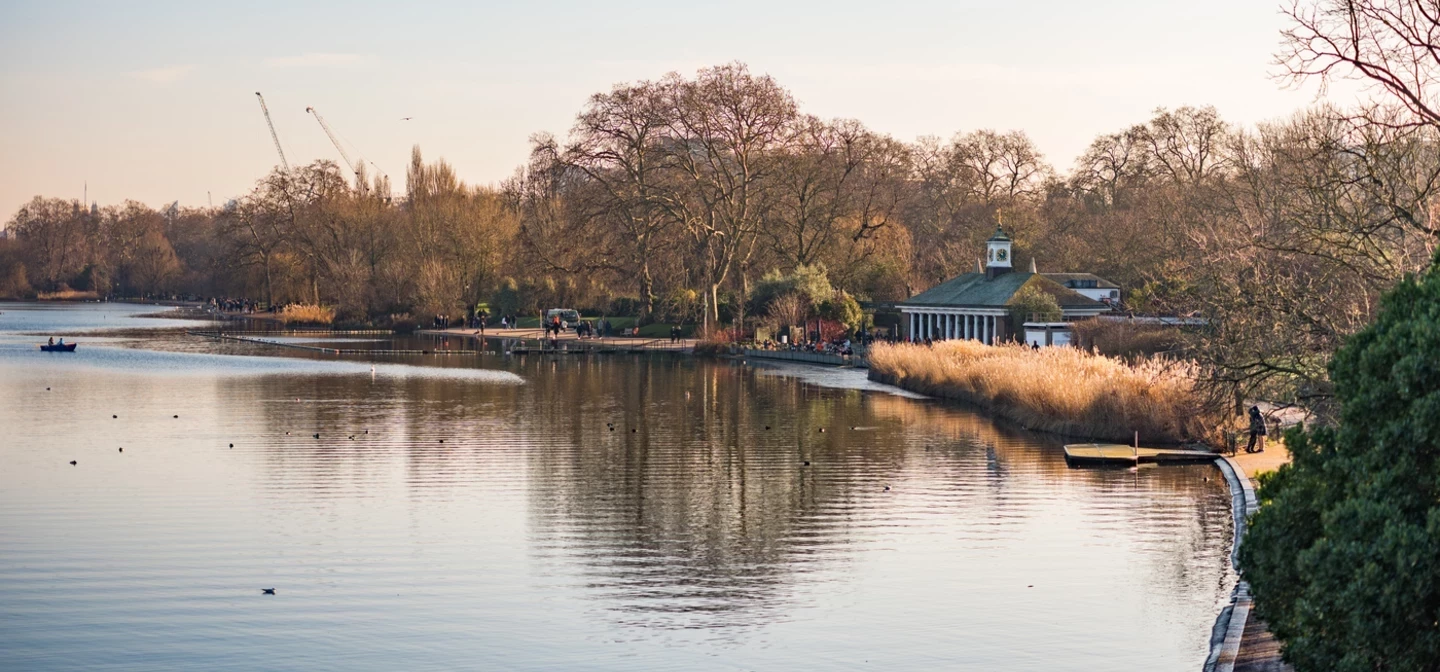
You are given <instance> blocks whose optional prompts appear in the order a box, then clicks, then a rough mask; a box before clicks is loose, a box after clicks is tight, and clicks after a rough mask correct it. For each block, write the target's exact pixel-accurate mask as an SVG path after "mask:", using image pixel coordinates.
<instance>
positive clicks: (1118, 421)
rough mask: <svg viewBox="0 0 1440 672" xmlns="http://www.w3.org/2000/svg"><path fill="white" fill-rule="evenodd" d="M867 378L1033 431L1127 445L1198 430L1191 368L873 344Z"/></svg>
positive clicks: (965, 346)
mask: <svg viewBox="0 0 1440 672" xmlns="http://www.w3.org/2000/svg"><path fill="white" fill-rule="evenodd" d="M870 372H871V377H872V378H875V379H877V380H882V381H884V382H889V383H893V384H895V385H898V386H900V387H903V388H905V389H908V390H913V391H915V392H920V393H922V394H929V395H933V396H937V397H946V398H950V399H960V400H962V401H967V402H970V403H973V404H976V405H978V406H982V407H985V408H987V409H989V410H990V411H991V412H993V413H996V414H998V415H1001V416H1004V417H1006V418H1009V419H1011V420H1014V421H1015V422H1018V423H1020V424H1021V425H1024V426H1026V427H1029V428H1032V429H1038V430H1042V431H1047V432H1055V433H1058V434H1067V435H1071V436H1084V437H1092V438H1097V439H1108V440H1112V441H1126V442H1128V441H1129V439H1130V438H1131V437H1132V436H1133V435H1134V433H1135V432H1137V431H1138V432H1140V438H1141V439H1142V440H1145V441H1147V442H1162V443H1179V442H1183V441H1190V440H1197V439H1200V438H1202V437H1203V435H1204V434H1205V433H1206V428H1207V427H1208V426H1210V423H1207V421H1206V415H1207V414H1206V413H1204V412H1203V404H1202V403H1201V398H1200V395H1199V394H1198V392H1197V391H1196V388H1195V382H1194V381H1195V376H1194V373H1195V372H1194V370H1193V368H1192V367H1191V366H1190V365H1188V364H1185V363H1176V362H1166V361H1161V360H1147V361H1143V362H1141V363H1139V364H1137V365H1134V366H1129V365H1126V364H1125V363H1123V362H1121V361H1119V360H1116V359H1111V358H1109V357H1102V356H1097V355H1091V354H1088V353H1086V352H1083V351H1081V350H1077V349H1075V348H1043V349H1041V350H1039V351H1034V350H1031V349H1030V348H1027V347H1025V346H1022V345H1007V346H999V347H992V346H987V345H983V344H981V343H978V342H975V341H942V342H939V343H936V344H935V345H934V346H930V347H926V346H922V345H910V344H899V345H886V344H879V345H877V346H875V347H874V348H873V349H871V351H870Z"/></svg>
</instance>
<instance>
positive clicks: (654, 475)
mask: <svg viewBox="0 0 1440 672" xmlns="http://www.w3.org/2000/svg"><path fill="white" fill-rule="evenodd" d="M573 368H574V369H575V370H572V371H571V372H570V373H571V374H573V375H570V376H567V377H566V378H565V380H567V381H568V382H567V383H566V384H564V385H559V386H553V387H549V388H548V389H541V388H540V387H539V386H536V387H537V389H536V391H537V392H539V393H540V394H541V395H542V398H539V399H537V400H536V401H537V402H539V403H537V404H536V409H537V413H536V414H535V415H534V416H533V417H532V418H530V419H531V420H532V421H533V422H534V423H535V424H536V426H537V427H536V431H537V432H539V433H551V434H553V436H552V438H551V440H553V441H554V442H555V447H554V449H553V450H546V451H541V452H537V453H534V454H532V459H533V464H532V481H533V483H534V488H533V489H532V492H533V495H532V497H533V499H532V501H533V502H534V503H533V509H532V514H533V516H534V519H535V525H536V526H537V527H538V528H539V530H540V532H541V533H542V535H543V537H544V538H545V539H546V541H545V542H543V543H541V544H540V546H539V551H540V554H541V556H542V558H546V559H547V560H550V559H560V558H562V557H564V558H565V559H567V560H570V561H573V562H576V563H577V564H578V566H579V567H580V568H581V570H580V571H581V574H582V576H583V577H584V578H583V581H584V582H585V583H586V584H587V585H588V586H589V587H590V588H591V589H593V590H595V591H596V595H598V596H600V597H602V598H605V599H607V600H610V601H613V603H614V604H615V605H616V606H615V608H616V609H617V610H619V611H621V612H623V613H624V614H625V615H624V616H623V617H622V620H624V621H627V622H634V623H639V624H644V625H651V626H659V627H694V626H700V625H704V626H715V625H742V624H748V623H753V622H759V621H763V620H766V619H767V618H769V616H767V614H769V613H770V612H771V611H772V610H773V609H775V608H776V607H777V606H778V605H779V604H780V603H782V602H783V601H784V600H785V599H786V597H787V594H788V593H789V592H790V591H789V588H790V586H791V585H792V584H793V582H794V581H795V580H796V577H797V576H799V575H801V574H803V573H805V572H807V571H816V570H819V569H822V568H823V567H824V565H825V563H826V561H827V560H833V559H834V558H835V555H834V553H833V551H834V550H835V549H836V547H837V546H841V545H844V543H845V542H846V541H847V537H848V528H847V526H846V524H845V523H846V521H847V519H848V518H849V517H850V513H849V507H848V506H847V505H846V503H847V502H848V501H849V500H851V499H853V492H852V491H853V490H854V489H855V488H856V487H857V485H858V484H857V482H856V481H854V480H853V479H849V478H846V477H845V476H846V473H845V472H846V471H848V467H846V466H841V467H839V470H838V471H837V467H836V466H834V465H833V464H832V463H833V461H834V460H833V456H835V455H838V454H843V453H845V452H846V450H845V447H844V446H843V445H841V444H843V439H842V438H841V437H842V433H840V432H835V431H834V428H836V427H838V426H840V425H844V424H845V423H847V422H849V421H850V419H851V418H854V417H858V416H859V415H861V414H862V413H863V409H862V408H861V398H860V396H859V395H855V394H845V393H834V392H831V393H817V392H816V391H814V390H812V389H810V388H805V387H803V386H801V385H798V384H796V383H795V382H794V381H791V380H785V379H779V378H773V377H758V378H757V377H754V376H751V375H750V374H749V373H748V372H747V371H745V370H744V369H743V368H740V367H734V366H725V365H721V366H712V365H708V364H704V363H699V364H697V363H695V362H686V361H680V360H647V361H645V362H643V363H640V364H638V365H635V364H631V363H626V362H616V361H613V360H604V359H592V360H587V363H586V364H576V365H573ZM607 391H608V392H607ZM577 409H579V410H580V411H581V412H578V413H577V412H576V411H577ZM607 422H613V423H615V426H616V429H615V431H613V432H611V431H609V430H608V429H607V427H606V423H607ZM766 425H770V426H771V427H772V429H771V430H768V431H767V430H766V429H765V426H766ZM822 426H823V427H829V428H831V432H829V433H825V434H821V433H819V432H818V431H817V430H818V427H822ZM632 429H633V430H636V431H634V432H632V431H631V430H632ZM892 445H894V444H892ZM895 448H898V446H895ZM895 448H881V449H880V450H879V451H877V454H875V455H866V454H865V453H864V452H861V453H857V457H856V458H855V459H858V460H860V461H862V462H868V461H874V460H876V459H878V460H879V461H880V462H882V463H888V462H890V460H888V459H886V458H885V457H884V455H885V454H893V453H894V452H895ZM806 460H809V461H810V462H811V466H809V467H807V466H805V464H804V463H805V461H806ZM886 468H888V467H886Z"/></svg>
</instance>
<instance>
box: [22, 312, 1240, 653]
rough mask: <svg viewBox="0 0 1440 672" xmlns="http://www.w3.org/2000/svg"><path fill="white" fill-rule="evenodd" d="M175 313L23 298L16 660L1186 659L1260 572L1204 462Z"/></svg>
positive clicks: (683, 362) (820, 381)
mask: <svg viewBox="0 0 1440 672" xmlns="http://www.w3.org/2000/svg"><path fill="white" fill-rule="evenodd" d="M154 310H155V309H154V308H146V307H138V306H124V305H116V304H92V305H81V306H68V307H58V308H57V307H54V306H45V307H39V306H33V305H28V306H27V305H20V304H0V313H3V314H0V669H5V670H79V669H84V670H180V669H186V670H191V669H205V670H253V669H268V670H450V669H477V670H500V669H505V670H680V669H683V670H812V669H814V670H831V669H855V670H870V669H874V670H880V669H885V670H940V669H965V670H1096V669H1106V670H1194V669H1198V668H1199V667H1200V666H1201V664H1202V663H1203V661H1204V659H1205V656H1206V653H1207V651H1208V637H1209V631H1210V626H1211V624H1212V622H1213V621H1214V618H1215V615H1216V613H1217V612H1218V610H1219V608H1220V606H1221V604H1222V603H1223V602H1224V601H1225V598H1226V596H1228V593H1229V590H1230V588H1231V587H1232V586H1233V584H1234V581H1235V578H1234V575H1233V572H1232V571H1231V570H1230V568H1229V564H1228V553H1229V540H1230V533H1231V518H1230V505H1229V495H1228V493H1227V491H1226V489H1225V485H1224V482H1223V479H1221V478H1219V477H1218V472H1216V471H1215V470H1214V468H1213V467H1210V466H1208V465H1206V466H1189V467H1166V468H1146V469H1141V470H1139V471H1137V472H1130V471H1124V470H1120V471H1095V470H1085V471H1080V470H1070V469H1067V468H1066V466H1065V463H1064V460H1063V457H1062V454H1061V452H1060V445H1061V443H1062V440H1060V439H1057V438H1055V437H1049V436H1042V435H1036V434H1031V433H1026V432H1021V431H1016V430H1013V429H1010V428H1006V427H1004V426H1000V425H997V424H996V423H994V422H992V421H990V420H989V419H987V418H985V417H983V416H981V415H977V414H975V413H972V412H969V411H967V410H965V409H962V408H957V407H955V406H952V405H946V404H941V403H938V402H933V401H928V400H919V399H913V398H907V397H906V396H902V395H897V394H891V393H887V392H886V391H884V389H882V388H879V387H878V386H874V385H870V384H868V383H867V382H866V381H865V380H864V376H863V373H862V374H857V373H855V372H841V371H826V370H821V369H807V368H799V369H760V368H755V367H747V366H743V365H740V364H736V363H730V362H710V361H697V360H690V359H685V358H671V357H666V356H657V357H654V358H644V357H628V356H614V357H567V358H559V359H552V358H546V357H534V356H529V357H523V358H507V357H504V356H498V355H487V356H468V357H465V358H463V359H461V358H447V359H443V360H440V359H439V358H429V359H426V358H411V359H407V360H404V361H398V360H396V359H387V360H384V361H379V362H377V363H375V370H374V372H373V373H372V372H371V368H370V367H371V363H372V362H370V361H367V360H363V359H360V358H352V359H338V358H336V357H320V356H315V357H311V356H307V355H305V354H304V353H299V354H297V351H293V350H282V349H279V348H274V349H271V348H264V347H262V346H250V345H245V344H234V343H221V344H217V343H212V342H209V341H204V340H201V339H198V338H194V337H188V336H184V335H183V333H180V332H178V331H176V327H178V326H180V325H181V324H183V323H180V322H174V321H170V320H164V321H158V320H155V319H153V318H137V317H134V316H135V315H139V314H144V313H149V312H153V311H154ZM97 329H99V331H96V330H97ZM50 333H55V334H57V335H60V334H63V335H65V336H66V340H67V341H70V340H78V341H79V342H80V343H81V345H80V349H79V351H78V352H76V353H74V354H73V355H62V354H48V353H40V352H39V351H38V348H37V347H36V346H37V345H38V344H39V343H40V342H42V341H43V340H44V336H43V335H33V334H50ZM363 338H364V339H374V338H375V337H374V336H365V337H363ZM300 340H304V339H303V338H301V339H300ZM330 342H334V341H330ZM372 345H377V346H383V345H384V344H383V343H381V344H373V343H371V344H366V345H363V346H360V347H371V346H372ZM437 360H439V361H437ZM46 388H49V389H48V390H47V389H46ZM854 388H865V389H854ZM112 415H113V416H119V417H118V418H117V417H112ZM176 415H178V416H179V417H178V418H176V417H174V416H176ZM607 423H613V425H614V427H615V429H614V430H613V431H611V430H610V429H609V428H608V427H607ZM767 426H768V427H769V428H768V429H767ZM822 428H823V429H824V430H825V431H824V432H821V431H820V430H821V429H822ZM317 433H318V434H319V435H320V438H319V439H316V438H314V435H315V434H317ZM230 444H234V448H230V447H229V446H230ZM121 447H123V448H124V452H123V453H122V452H120V451H119V450H118V448H121ZM71 460H75V461H77V462H78V464H77V465H76V466H71V465H70V464H69V462H70V461H71ZM807 462H808V463H809V465H808V466H807V465H806V463H807ZM886 486H889V487H890V490H889V491H886V490H885V487H886ZM271 587H274V588H275V589H276V594H275V595H274V596H268V595H267V596H262V595H261V593H260V589H261V588H271Z"/></svg>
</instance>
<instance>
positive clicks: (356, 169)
mask: <svg viewBox="0 0 1440 672" xmlns="http://www.w3.org/2000/svg"><path fill="white" fill-rule="evenodd" d="M305 111H306V112H309V113H310V114H312V115H315V121H318V122H320V128H321V130H323V131H325V135H326V136H328V137H329V138H330V143H331V144H333V145H335V151H337V152H340V158H342V159H344V160H345V167H346V168H349V169H350V172H352V173H354V174H355V176H356V177H359V176H360V168H361V164H358V163H355V162H354V161H352V160H351V159H350V155H349V154H348V153H346V152H345V147H344V146H343V145H341V144H340V139H339V138H337V137H335V132H334V131H332V130H330V124H327V123H325V117H322V116H320V112H319V111H317V110H316V109H315V108H313V107H307V108H305ZM362 188H363V187H362Z"/></svg>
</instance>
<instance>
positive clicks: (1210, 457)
mask: <svg viewBox="0 0 1440 672" xmlns="http://www.w3.org/2000/svg"><path fill="white" fill-rule="evenodd" d="M1214 460H1215V453H1211V452H1209V451H1204V450H1181V449H1177V448H1143V447H1142V448H1136V447H1134V446H1126V445H1122V444H1118V443H1072V444H1067V445H1066V446H1065V461H1066V462H1068V463H1069V464H1070V465H1071V466H1080V465H1091V466H1106V465H1114V466H1131V465H1136V464H1145V463H1160V464H1183V463H1196V462H1213V461H1214Z"/></svg>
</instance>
